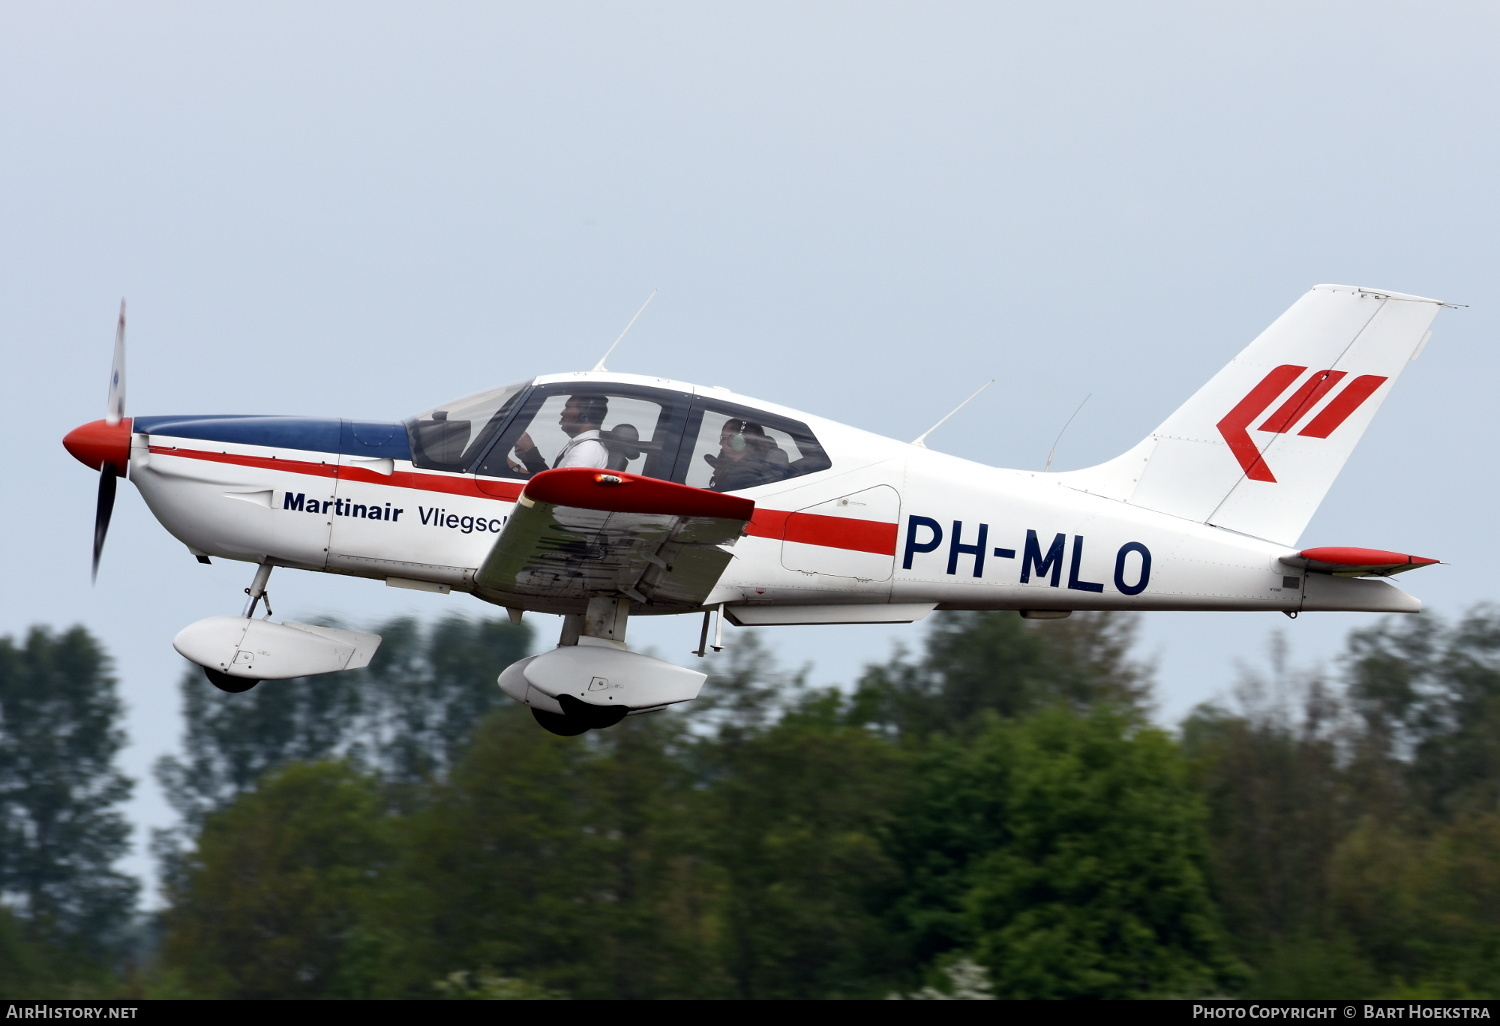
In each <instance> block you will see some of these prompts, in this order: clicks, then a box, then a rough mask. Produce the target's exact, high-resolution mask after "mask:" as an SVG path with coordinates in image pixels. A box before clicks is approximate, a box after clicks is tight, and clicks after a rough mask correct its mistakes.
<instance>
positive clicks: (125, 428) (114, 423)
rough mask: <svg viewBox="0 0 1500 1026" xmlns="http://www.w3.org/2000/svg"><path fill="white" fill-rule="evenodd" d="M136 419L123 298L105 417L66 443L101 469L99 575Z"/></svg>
mask: <svg viewBox="0 0 1500 1026" xmlns="http://www.w3.org/2000/svg"><path fill="white" fill-rule="evenodd" d="M132 424H133V422H132V421H131V419H130V418H129V417H127V416H125V300H123V299H122V300H120V323H119V326H118V327H116V328H115V365H114V368H113V369H112V370H111V371H110V375H109V396H108V398H107V399H106V400H105V404H104V419H103V420H96V421H94V422H93V423H91V424H83V425H81V426H79V427H76V428H74V429H73V430H72V431H69V432H68V434H67V436H66V437H64V438H63V446H64V447H65V448H66V449H67V450H68V452H70V453H72V454H73V457H74V458H75V459H76V460H78V462H80V463H82V464H83V465H84V466H86V467H89V468H91V469H93V470H97V471H99V502H98V504H97V505H96V506H95V508H94V571H93V577H94V579H95V580H97V579H98V577H99V556H100V554H101V553H103V551H104V536H105V535H106V534H108V533H109V516H110V514H111V513H112V512H114V508H115V485H116V482H117V480H118V479H119V477H120V475H121V474H124V473H125V472H126V470H127V469H128V468H129V466H130V431H131V427H132Z"/></svg>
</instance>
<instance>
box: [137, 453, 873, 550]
mask: <svg viewBox="0 0 1500 1026" xmlns="http://www.w3.org/2000/svg"><path fill="white" fill-rule="evenodd" d="M151 452H152V454H153V455H160V456H181V457H182V458H184V459H190V460H207V461H208V462H210V463H227V464H230V465H231V466H237V467H255V468H256V469H258V470H278V471H281V472H282V473H284V474H306V475H309V476H312V477H332V478H339V479H341V480H344V481H358V482H360V483H362V484H377V485H385V486H387V487H390V488H410V489H413V490H415V491H422V492H443V493H446V494H449V495H463V496H467V497H470V498H475V499H495V500H498V501H502V502H515V501H516V499H517V498H519V497H520V494H521V489H522V487H524V485H525V482H524V481H514V482H512V481H504V480H499V479H486V480H485V481H484V485H483V488H481V487H480V485H479V483H478V481H477V480H476V479H475V478H473V477H444V476H442V475H440V474H416V473H412V472H411V471H405V470H398V471H396V472H395V473H392V474H377V473H376V472H375V471H373V470H367V469H365V468H364V467H348V466H345V467H340V466H339V465H338V464H337V463H336V462H335V463H330V462H327V461H320V462H317V463H314V462H312V461H310V460H284V459H279V458H277V457H274V456H242V455H239V454H237V453H228V452H205V451H203V450H201V449H179V448H176V447H174V446H170V445H153V446H151ZM747 533H749V534H751V535H754V536H756V537H758V538H773V539H785V540H786V541H793V542H801V543H803V544H805V545H822V546H824V547H826V548H830V549H849V550H852V551H855V552H871V553H875V554H877V555H881V556H894V555H895V554H896V525H895V524H889V523H883V522H880V521H874V520H853V519H849V518H846V517H829V516H823V515H822V514H818V513H789V512H787V511H785V510H779V509H759V508H757V509H756V511H755V515H754V517H753V518H752V519H751V521H750V526H749V530H748V532H747Z"/></svg>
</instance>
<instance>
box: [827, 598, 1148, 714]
mask: <svg viewBox="0 0 1500 1026" xmlns="http://www.w3.org/2000/svg"><path fill="white" fill-rule="evenodd" d="M1134 633H1135V621H1134V620H1132V619H1131V618H1130V617H1129V616H1128V615H1124V614H1119V613H1075V614H1074V615H1073V616H1071V617H1069V618H1068V619H1066V620H1052V621H1030V620H1023V619H1021V618H1020V617H1018V616H1017V615H1016V614H1015V613H1014V612H1012V611H995V612H949V613H939V614H937V615H936V616H934V617H933V624H932V627H931V629H930V630H929V632H928V635H927V643H926V651H925V653H924V655H923V656H922V658H921V659H919V660H916V661H915V662H913V661H909V660H908V659H906V658H905V657H903V656H898V657H897V658H896V659H894V660H893V661H892V662H891V663H890V664H888V665H886V666H878V667H871V668H870V669H869V670H868V671H867V672H866V673H865V675H864V677H863V678H862V679H861V680H860V682H859V688H858V693H857V696H856V700H855V715H856V718H857V719H858V720H859V721H860V722H863V723H867V724H870V725H872V726H876V727H880V728H882V729H885V730H889V731H893V732H895V733H896V734H900V735H906V736H912V737H921V736H925V735H928V734H932V733H955V732H962V731H964V730H966V729H968V728H969V726H970V725H973V724H977V723H979V722H980V721H979V719H978V717H980V714H982V713H983V712H985V711H990V712H994V713H997V714H999V715H1000V716H1002V717H1016V716H1023V715H1025V714H1027V713H1029V712H1031V711H1033V710H1035V709H1038V708H1041V707H1044V706H1048V705H1054V704H1062V705H1067V706H1070V707H1072V708H1075V709H1086V708H1090V707H1092V706H1094V705H1098V704H1108V705H1113V706H1116V707H1118V708H1122V709H1131V710H1134V711H1136V712H1139V713H1144V711H1145V708H1146V704H1147V700H1148V695H1149V691H1150V669H1149V667H1147V666H1145V665H1142V664H1140V663H1138V662H1136V661H1134V660H1132V659H1131V658H1130V657H1129V649H1130V646H1131V644H1132V642H1133V639H1134Z"/></svg>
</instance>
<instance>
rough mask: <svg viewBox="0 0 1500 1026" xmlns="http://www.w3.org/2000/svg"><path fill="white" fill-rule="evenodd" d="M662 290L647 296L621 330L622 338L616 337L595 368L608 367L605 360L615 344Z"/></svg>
mask: <svg viewBox="0 0 1500 1026" xmlns="http://www.w3.org/2000/svg"><path fill="white" fill-rule="evenodd" d="M660 291H661V289H652V290H651V295H649V296H647V297H646V301H645V302H644V303H642V304H641V308H640V309H639V310H637V311H636V312H635V316H634V317H632V318H630V323H629V324H627V325H625V330H624V331H622V332H620V338H617V339H615V340H614V342H613V343H612V344H611V345H610V347H609V348H608V349H606V350H605V351H604V355H603V356H601V357H599V362H598V363H596V364H594V370H596V371H602V370H607V369H608V368H607V367H605V366H604V361H605V360H608V359H609V354H610V353H613V352H614V351H615V346H617V345H619V344H620V339H623V338H624V337H625V336H626V335H627V334H629V332H630V329H631V328H633V327H634V326H635V322H636V321H638V320H640V317H641V314H643V313H645V312H646V307H648V306H650V305H651V300H653V299H655V298H656V294H657V293H658V292H660Z"/></svg>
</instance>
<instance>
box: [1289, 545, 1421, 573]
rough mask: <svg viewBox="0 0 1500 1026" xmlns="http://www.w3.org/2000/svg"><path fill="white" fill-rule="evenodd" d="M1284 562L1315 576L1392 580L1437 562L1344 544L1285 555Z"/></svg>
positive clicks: (1399, 553) (1401, 553)
mask: <svg viewBox="0 0 1500 1026" xmlns="http://www.w3.org/2000/svg"><path fill="white" fill-rule="evenodd" d="M1281 561H1282V562H1283V563H1286V564H1287V565H1288V566H1296V567H1301V568H1302V569H1304V570H1308V571H1310V572H1312V573H1315V574H1333V575H1334V576H1335V577H1390V576H1392V575H1393V574H1401V573H1405V572H1406V571H1408V570H1415V569H1416V568H1417V567H1419V566H1431V565H1432V564H1434V563H1436V562H1437V560H1435V559H1428V558H1427V557H1426V556H1408V555H1406V554H1405V553H1403V552H1387V551H1385V550H1384V549H1356V548H1350V547H1347V546H1340V545H1329V546H1324V547H1322V548H1317V549H1303V550H1302V551H1301V552H1299V553H1297V554H1296V555H1295V556H1282V557H1281Z"/></svg>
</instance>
